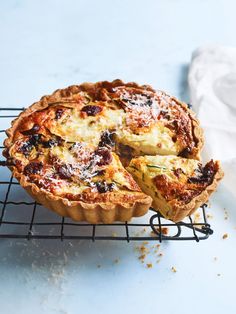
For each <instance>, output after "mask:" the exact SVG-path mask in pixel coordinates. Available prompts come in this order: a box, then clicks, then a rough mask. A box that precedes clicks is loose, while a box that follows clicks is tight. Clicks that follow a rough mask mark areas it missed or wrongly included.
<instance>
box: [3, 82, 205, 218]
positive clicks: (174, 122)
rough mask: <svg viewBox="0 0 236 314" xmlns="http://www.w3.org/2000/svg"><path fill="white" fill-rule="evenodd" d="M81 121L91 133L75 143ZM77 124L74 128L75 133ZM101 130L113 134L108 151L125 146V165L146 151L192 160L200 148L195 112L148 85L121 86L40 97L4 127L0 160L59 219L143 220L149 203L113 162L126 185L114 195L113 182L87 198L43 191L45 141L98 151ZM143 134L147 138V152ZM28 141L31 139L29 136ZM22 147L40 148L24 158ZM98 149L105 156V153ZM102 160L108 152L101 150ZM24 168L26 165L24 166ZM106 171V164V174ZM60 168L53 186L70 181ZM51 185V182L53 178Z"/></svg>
mask: <svg viewBox="0 0 236 314" xmlns="http://www.w3.org/2000/svg"><path fill="white" fill-rule="evenodd" d="M143 117H145V119H144V118H143ZM64 121H66V123H64ZM99 121H100V122H99ZM73 123H74V124H73ZM86 123H89V126H91V129H92V132H91V134H90V133H89V134H87V135H86V136H87V138H81V137H83V136H84V134H85V133H86V132H84V131H83V129H82V125H84V128H85V130H86V128H87V129H88V124H86ZM99 123H100V124H99ZM76 125H77V126H78V128H76V127H74V126H76ZM108 126H109V132H113V130H115V131H116V139H115V142H116V147H115V148H114V149H113V148H111V147H109V149H108V150H109V151H112V150H115V152H116V153H118V154H119V148H118V146H122V145H123V146H127V147H128V148H129V149H130V151H131V153H130V154H129V157H127V158H126V159H129V158H131V157H132V156H133V155H139V154H141V155H143V154H145V153H147V152H149V150H151V152H150V153H151V154H159V153H160V154H175V155H182V156H185V157H188V158H194V159H199V158H200V151H201V149H202V146H203V135H202V130H201V128H200V126H199V122H198V120H197V119H196V118H195V115H194V113H193V112H192V111H191V110H189V109H188V108H187V106H186V105H185V104H184V103H181V102H180V101H178V100H177V99H175V98H174V97H170V96H168V95H167V94H165V93H164V92H161V91H155V90H154V89H153V88H152V87H150V86H148V85H142V86H140V85H138V84H136V83H124V82H122V81H120V80H115V81H113V82H106V81H104V82H98V83H95V84H93V83H84V84H81V85H73V86H70V87H68V88H65V89H59V90H57V91H55V92H54V93H53V94H52V95H49V96H44V97H42V98H41V100H40V101H38V102H36V103H34V104H33V105H31V106H30V107H29V108H27V109H26V110H25V111H24V112H22V113H21V114H20V115H19V116H18V118H17V119H15V120H14V121H13V122H12V126H11V128H10V129H8V130H7V131H6V133H7V136H8V138H7V139H6V140H5V142H4V146H5V150H4V152H3V154H4V156H5V157H6V158H7V161H8V164H9V168H10V169H11V170H12V172H13V176H14V177H16V178H17V179H18V180H19V182H20V184H21V185H22V186H23V187H24V188H25V189H26V190H27V191H28V192H29V193H30V194H31V195H32V196H33V197H34V198H35V199H36V200H37V201H38V202H40V203H42V204H43V205H45V206H46V207H48V208H50V209H52V210H54V211H56V212H57V213H58V214H60V215H62V216H69V217H71V218H72V219H74V220H79V221H80V220H86V221H88V222H91V223H98V222H104V223H108V222H109V223H110V222H112V221H115V220H120V221H126V220H129V219H131V218H132V217H133V216H141V215H144V214H145V213H146V212H147V210H148V208H149V206H150V204H151V202H152V199H151V198H150V196H147V195H145V194H144V193H142V192H141V190H140V188H139V187H138V185H137V184H136V183H135V181H134V180H133V178H132V177H131V175H129V174H128V172H126V171H125V170H124V168H123V167H122V165H119V161H117V162H116V167H117V168H116V170H117V172H119V173H120V174H121V176H122V180H123V181H122V185H123V182H124V181H125V184H124V186H123V187H122V188H123V190H122V189H121V188H119V186H120V185H119V182H118V186H117V187H116V188H117V190H114V191H113V188H111V190H109V187H111V184H113V183H108V184H107V183H106V182H105V183H104V181H102V184H103V186H102V189H104V184H105V188H106V191H105V193H104V191H102V193H100V192H99V189H98V186H96V184H97V183H99V182H97V181H92V184H93V185H91V186H90V187H89V188H88V189H87V190H86V193H84V192H81V193H80V192H79V193H68V192H67V193H64V194H63V193H61V191H59V189H58V190H57V191H55V189H54V190H50V189H49V190H48V188H47V186H46V185H45V182H43V184H42V183H41V181H43V179H44V177H45V174H47V173H45V172H44V171H45V169H44V168H45V165H47V167H46V168H49V166H52V165H53V163H54V161H55V159H54V161H49V162H48V160H47V161H45V159H44V157H42V155H43V156H44V155H45V156H47V157H45V158H47V159H50V158H51V154H52V151H54V148H53V147H54V146H50V145H51V144H50V145H49V147H48V148H47V149H46V148H45V147H43V146H44V144H43V143H45V142H47V143H48V142H49V140H50V136H52V135H53V140H55V138H56V140H57V139H58V138H59V139H60V141H61V142H63V144H62V146H63V149H65V150H66V154H67V151H69V148H68V147H67V146H68V145H67V143H69V142H77V140H78V141H79V142H87V143H88V144H89V145H90V146H91V147H90V149H92V150H93V152H97V149H100V148H98V147H99V145H100V142H102V139H101V134H102V132H106V130H107V128H108ZM80 129H81V130H82V131H81V132H80ZM159 130H160V131H161V132H159V133H160V134H163V136H162V137H160V142H157V140H156V138H155V134H159V133H158V131H159ZM39 133H40V136H41V138H40V140H39V141H38V139H37V141H38V142H37V143H36V144H35V143H33V144H32V136H33V135H34V134H39ZM81 134H82V135H81ZM150 134H151V140H153V142H152V145H151V146H150V145H149V142H150V141H149V140H150ZM140 139H141V140H140ZM33 140H34V141H35V138H34V139H33ZM18 142H19V143H20V144H19V143H18ZM140 142H142V144H140ZM22 143H23V144H22ZM24 143H28V144H29V143H30V144H29V145H31V146H34V148H33V150H36V153H38V150H39V148H40V150H41V151H40V153H41V155H40V154H38V155H37V157H35V156H34V158H33V157H32V156H31V157H30V154H31V153H32V151H30V153H29V152H28V150H29V148H28V146H29V145H28V144H27V145H28V146H27V145H26V146H24V145H25V144H24ZM17 145H18V146H19V147H20V148H19V147H18V146H17ZM22 145H23V148H22ZM47 145H48V144H47ZM59 146H60V145H59ZM105 146H106V145H105ZM142 147H143V151H142ZM105 148H106V150H107V147H105ZM17 149H20V150H17ZM102 149H104V147H103V146H102ZM24 150H25V151H24ZM17 154H18V155H17ZM107 154H110V153H108V152H107V151H106V155H107ZM112 154H113V155H112V156H113V159H112V158H110V157H109V158H110V159H112V160H113V161H114V160H116V159H118V157H117V156H116V154H115V153H112ZM19 155H21V156H20V157H19ZM95 155H96V153H95ZM16 156H18V157H19V158H18V157H16ZM48 156H49V157H48ZM109 156H110V155H109ZM53 157H55V156H53ZM17 158H18V159H17ZM30 158H31V159H30ZM102 158H103V157H102ZM109 158H108V159H109ZM29 159H30V160H29ZM121 159H122V158H121ZM27 163H31V165H30V166H29V167H28V164H27ZM32 164H33V165H32ZM38 166H40V170H39V171H38V169H36V168H37V167H38ZM60 166H61V165H60ZM62 166H64V165H62ZM112 166H113V164H112V165H111V167H110V168H112ZM27 167H28V168H27ZM35 167H36V168H35ZM26 168H27V171H26ZM107 168H109V166H107V165H106V166H105V168H102V170H104V169H105V171H106V176H107V177H106V178H108V179H109V180H110V181H111V180H113V179H114V177H113V176H114V175H115V174H114V173H113V174H111V172H112V171H110V170H109V171H108V170H107ZM110 168H109V169H110ZM35 169H36V170H35ZM41 169H43V170H41ZM63 169H64V168H63ZM57 170H58V168H57ZM67 170H68V169H64V170H63V172H62V171H61V170H60V173H59V177H60V175H62V178H61V177H60V178H59V181H60V184H62V183H61V182H62V181H63V180H64V181H67V179H68V180H69V181H70V180H71V178H67V177H66V176H67V174H66V173H65V171H67ZM41 171H42V173H41ZM107 171H108V172H109V175H110V176H109V175H108V174H107ZM40 176H41V178H40ZM56 180H58V173H57V177H56ZM93 180H94V179H93ZM64 181H63V182H64ZM110 181H109V182H110ZM112 182H113V181H112ZM50 184H51V183H50ZM99 184H100V183H99ZM51 185H52V184H51ZM75 185H76V183H75V184H74V182H72V183H70V187H73V188H75ZM86 188H87V187H86ZM96 189H97V190H96ZM100 190H101V188H100ZM62 191H63V189H62Z"/></svg>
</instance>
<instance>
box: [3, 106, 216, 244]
mask: <svg viewBox="0 0 236 314" xmlns="http://www.w3.org/2000/svg"><path fill="white" fill-rule="evenodd" d="M22 110H24V108H0V119H2V120H3V119H4V121H2V123H1V125H7V123H6V122H7V120H8V122H9V125H10V121H11V120H12V118H15V117H17V115H18V114H19V112H21V111H22ZM15 113H16V114H15ZM4 134H5V129H2V130H0V135H4ZM2 137H3V136H2ZM3 148H4V147H3V145H2V144H1V146H0V150H1V151H2V150H3ZM0 165H4V160H2V161H0ZM5 168H6V167H4V168H2V169H4V170H5ZM2 169H1V170H2ZM0 178H2V174H1V173H0ZM17 187H18V188H20V195H19V197H18V198H20V199H17V200H16V201H15V200H14V199H12V197H11V195H15V194H16V191H15V189H16V188H17ZM0 188H1V195H0V205H1V211H0V238H5V239H6V238H21V239H27V240H31V239H59V240H61V241H63V240H73V239H74V240H75V239H76V240H91V241H93V242H94V241H98V240H112V241H127V242H130V241H159V242H162V241H173V240H174V241H181V240H182V241H184V240H188V241H190V240H193V241H197V242H199V241H200V240H205V239H207V238H208V237H209V236H210V235H211V234H213V230H212V229H211V226H210V224H209V223H208V221H207V216H206V207H207V205H206V204H204V205H202V206H201V207H200V208H199V209H198V216H199V218H198V221H197V222H196V221H194V220H193V218H192V217H187V218H186V219H185V220H184V221H182V222H179V223H174V222H171V221H168V220H166V219H164V218H163V217H162V216H161V214H160V213H158V212H156V211H155V210H154V209H152V208H150V210H149V213H148V214H147V215H146V216H143V217H140V218H135V219H133V220H132V221H130V222H124V223H122V222H116V223H112V224H96V225H95V224H90V223H86V222H74V221H72V220H71V219H69V218H66V217H60V216H58V215H57V214H54V213H53V212H51V211H48V210H45V209H44V208H43V206H42V205H41V204H39V203H37V202H35V201H34V200H33V199H30V200H29V201H26V198H29V196H28V195H27V194H26V192H24V190H23V188H22V189H21V187H20V186H19V183H18V182H17V181H16V180H15V179H14V178H13V177H12V176H11V173H10V171H8V170H7V179H4V180H1V179H0ZM2 190H3V191H2ZM25 211H26V212H27V215H26V216H27V217H25V215H23V213H25ZM16 212H17V218H16ZM43 212H44V213H45V215H44V216H42V213H43ZM42 218H43V219H42ZM114 230H116V232H114Z"/></svg>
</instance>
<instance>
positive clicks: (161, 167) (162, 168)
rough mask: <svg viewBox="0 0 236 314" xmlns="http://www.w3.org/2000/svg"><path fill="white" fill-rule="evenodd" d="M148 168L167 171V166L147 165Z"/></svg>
mask: <svg viewBox="0 0 236 314" xmlns="http://www.w3.org/2000/svg"><path fill="white" fill-rule="evenodd" d="M147 167H148V168H156V169H160V170H167V168H166V167H165V166H159V165H147Z"/></svg>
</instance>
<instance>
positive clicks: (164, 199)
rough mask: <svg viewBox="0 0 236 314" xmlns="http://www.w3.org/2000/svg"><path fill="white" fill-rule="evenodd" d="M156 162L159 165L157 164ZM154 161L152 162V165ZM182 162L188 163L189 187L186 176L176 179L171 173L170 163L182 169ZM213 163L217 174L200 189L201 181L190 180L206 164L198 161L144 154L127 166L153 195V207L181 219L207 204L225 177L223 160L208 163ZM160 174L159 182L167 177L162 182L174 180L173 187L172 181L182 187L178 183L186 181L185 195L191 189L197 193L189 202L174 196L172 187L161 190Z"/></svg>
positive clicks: (140, 183)
mask: <svg viewBox="0 0 236 314" xmlns="http://www.w3.org/2000/svg"><path fill="white" fill-rule="evenodd" d="M154 161H155V165H154V164H153V163H154ZM150 162H152V164H151V163H150ZM181 163H183V165H184V167H183V170H184V172H186V173H187V176H186V178H185V180H186V186H184V182H183V178H177V179H174V176H173V175H172V173H171V171H173V169H172V168H171V170H170V169H169V167H170V165H173V168H177V169H178V166H179V165H180V164H181ZM210 163H211V165H212V166H213V165H214V169H215V172H214V175H213V176H212V179H211V180H210V181H209V182H208V183H207V184H205V186H202V185H201V186H199V189H197V188H198V185H197V184H195V185H194V184H189V183H187V182H188V180H189V179H190V178H191V176H192V175H194V171H196V169H197V166H199V165H200V167H202V164H201V163H200V162H199V161H197V160H193V159H185V158H181V157H176V156H141V157H137V158H133V159H132V160H131V162H130V164H129V166H128V167H127V170H128V171H129V172H130V173H131V174H132V175H133V177H134V179H135V180H136V182H137V183H138V184H139V186H140V188H141V189H142V191H143V192H144V193H146V194H147V195H149V196H151V197H152V199H153V202H152V207H153V208H154V209H155V210H156V211H158V212H160V213H161V214H162V216H163V217H164V218H166V219H169V220H172V221H174V222H179V221H181V220H183V219H184V218H185V217H187V216H190V215H192V214H193V213H194V212H195V211H196V210H197V209H198V208H199V207H200V206H201V205H202V204H204V203H206V202H207V201H208V199H209V197H210V195H211V194H212V193H213V192H214V191H215V190H216V188H217V185H218V183H219V181H220V180H221V179H222V178H223V176H224V173H223V170H222V168H221V166H220V162H219V161H210V162H208V163H207V164H206V166H207V165H209V164H210ZM186 165H187V167H186ZM155 166H156V167H155ZM206 166H205V167H206ZM158 175H159V177H158V180H159V181H160V180H162V179H163V182H158V183H160V184H164V185H165V184H167V185H166V186H165V188H166V187H167V186H168V183H170V186H171V183H173V186H175V184H176V186H177V187H178V183H179V184H180V182H181V181H182V183H181V185H180V186H181V188H182V192H183V193H182V195H184V193H185V192H186V193H187V192H188V191H190V193H191V192H193V195H190V197H189V198H188V199H187V201H186V200H185V201H183V200H181V199H179V196H178V195H177V196H176V197H171V191H172V190H169V191H167V192H166V193H163V190H162V191H161V190H160V189H158V188H157V185H156V184H155V177H156V176H158ZM190 180H191V179H190ZM187 188H189V189H187ZM194 193H195V195H194ZM170 198H171V199H170Z"/></svg>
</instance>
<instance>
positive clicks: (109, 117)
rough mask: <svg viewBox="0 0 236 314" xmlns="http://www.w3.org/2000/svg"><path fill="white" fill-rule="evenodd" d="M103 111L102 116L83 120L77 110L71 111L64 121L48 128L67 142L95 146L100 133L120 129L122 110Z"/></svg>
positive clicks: (55, 122)
mask: <svg viewBox="0 0 236 314" xmlns="http://www.w3.org/2000/svg"><path fill="white" fill-rule="evenodd" d="M103 111H104V112H103V113H102V114H99V115H96V116H88V117H86V118H84V117H81V116H80V112H79V111H78V110H71V112H70V113H69V114H68V116H67V118H66V119H64V120H63V121H60V120H58V121H54V122H53V123H52V125H49V127H48V128H49V130H50V132H51V133H52V134H55V135H57V136H60V137H61V138H63V139H64V140H66V141H68V142H85V143H90V144H93V145H94V146H97V145H98V143H99V140H100V137H101V133H102V132H103V131H105V130H107V129H114V128H115V129H116V128H118V127H120V126H121V125H122V120H123V118H124V111H123V110H112V109H106V108H105V109H104V110H103Z"/></svg>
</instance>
